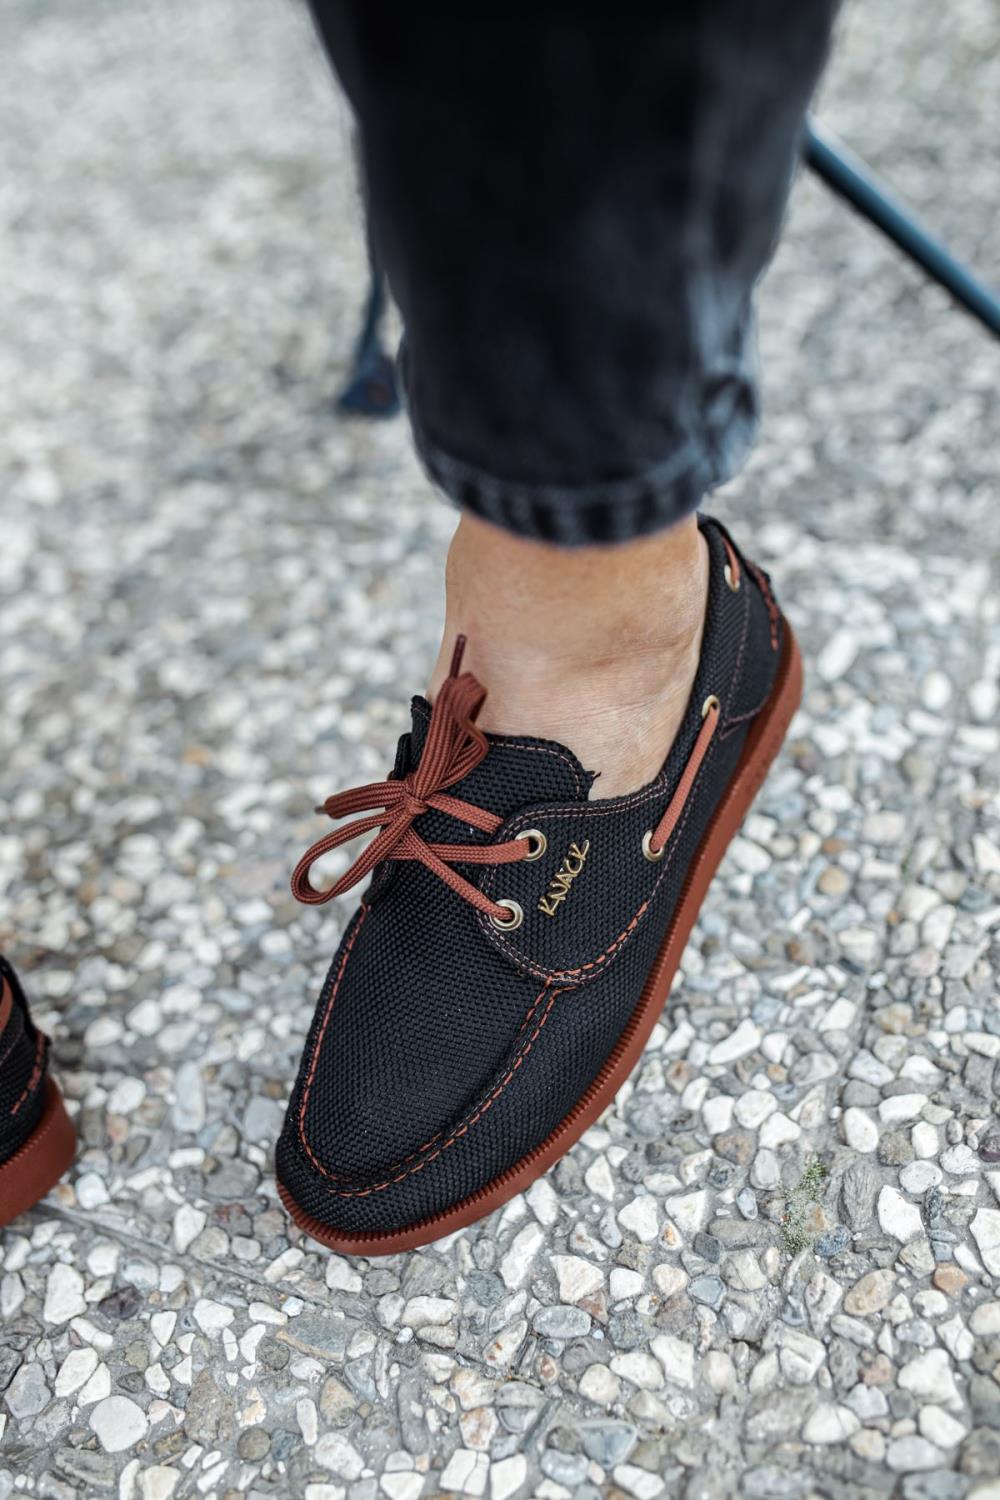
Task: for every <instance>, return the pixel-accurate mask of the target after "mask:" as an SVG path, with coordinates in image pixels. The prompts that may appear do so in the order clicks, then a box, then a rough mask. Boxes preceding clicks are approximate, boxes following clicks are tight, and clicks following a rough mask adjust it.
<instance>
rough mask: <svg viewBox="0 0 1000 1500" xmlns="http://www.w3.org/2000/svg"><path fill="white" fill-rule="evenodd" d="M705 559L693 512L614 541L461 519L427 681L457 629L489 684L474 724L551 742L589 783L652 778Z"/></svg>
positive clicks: (696, 615) (690, 653)
mask: <svg viewBox="0 0 1000 1500" xmlns="http://www.w3.org/2000/svg"><path fill="white" fill-rule="evenodd" d="M707 588H708V557H707V551H706V549H705V544H704V541H703V540H702V538H701V535H700V533H699V532H698V530H697V526H696V524H695V522H694V520H693V518H691V520H689V521H688V522H684V523H682V524H681V526H679V527H677V528H674V530H672V531H671V532H667V533H663V534H660V535H658V536H656V537H652V538H647V539H643V540H642V541H640V542H635V543H631V544H629V545H627V546H624V547H614V548H589V549H586V550H585V551H580V552H568V551H565V550H563V549H559V548H553V547H546V546H540V545H539V544H536V543H530V542H523V541H521V540H520V539H518V538H515V537H510V536H507V535H506V534H505V533H502V532H497V531H495V529H494V528H492V527H489V526H486V525H485V524H484V523H482V522H477V521H470V519H469V518H467V517H466V518H463V520H462V522H461V523H460V526H459V530H458V532H457V533H456V537H455V541H454V542H453V544H452V550H451V554H450V556H449V564H448V611H447V624H446V630H445V640H444V643H443V646H442V653H441V657H440V658H439V661H438V664H437V667H436V668H435V672H434V676H433V677H432V681H431V692H432V693H433V692H434V691H435V689H436V688H437V687H438V686H439V685H440V682H441V681H442V679H443V677H444V675H445V673H446V671H447V659H448V657H449V656H450V651H451V645H452V644H453V640H454V636H455V635H456V634H458V633H460V632H461V633H464V634H465V635H466V636H467V637H468V641H469V645H468V649H467V652H466V657H465V663H464V665H465V666H466V667H467V669H468V670H470V671H472V672H474V673H475V675H476V676H477V677H479V678H480V680H481V681H482V683H483V685H484V686H485V687H486V688H487V691H488V697H487V699H486V703H485V704H484V706H483V710H482V713H481V715H480V720H479V722H480V724H481V725H482V727H483V728H484V729H487V730H493V731H494V732H497V733H517V734H534V735H538V736H541V737H543V738H550V739H556V740H559V741H560V742H561V743H563V744H565V745H567V746H568V747H569V748H570V749H571V750H573V751H574V753H575V754H576V755H577V756H578V757H579V759H580V760H581V761H582V763H583V764H584V765H585V766H586V767H587V768H588V769H589V770H592V771H595V772H597V773H598V774H599V780H598V781H597V783H596V785H595V788H594V794H595V795H596V796H600V797H608V796H617V795H620V794H621V793H624V792H628V791H632V790H634V789H635V788H636V787H638V786H641V785H643V784H644V783H645V782H647V781H649V780H650V779H651V778H652V777H653V776H654V775H655V774H656V772H657V771H658V770H659V768H660V765H661V764H662V761H663V759H664V757H665V755H666V753H667V750H668V749H669V747H670V744H671V742H672V740H673V738H674V735H675V734H676V732H677V728H678V727H679V724H680V721H681V718H682V717H683V714H684V709H685V706H686V704H687V700H688V696H689V694H690V690H691V685H692V683H693V681H694V675H695V672H696V670H697V665H698V658H699V652H700V645H701V634H702V628H703V624H704V614H705V601H706V597H707Z"/></svg>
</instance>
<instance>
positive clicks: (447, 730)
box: [292, 636, 531, 926]
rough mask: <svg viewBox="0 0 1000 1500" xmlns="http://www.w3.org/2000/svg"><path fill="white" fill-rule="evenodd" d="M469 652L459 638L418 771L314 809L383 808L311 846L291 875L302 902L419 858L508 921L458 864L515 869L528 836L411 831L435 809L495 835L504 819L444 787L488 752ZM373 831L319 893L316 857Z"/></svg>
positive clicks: (481, 691) (335, 812) (332, 813)
mask: <svg viewBox="0 0 1000 1500" xmlns="http://www.w3.org/2000/svg"><path fill="white" fill-rule="evenodd" d="M464 649H465V637H464V636H459V638H458V641H457V642H456V645H455V654H454V656H453V657H452V662H451V673H450V675H449V676H448V677H447V678H446V679H445V681H444V685H443V686H442V688H441V691H440V692H439V693H438V695H437V698H436V699H435V701H434V707H433V710H432V711H431V719H430V724H429V726H428V729H427V739H426V741H425V743H424V748H423V753H422V754H421V756H420V764H419V766H418V767H417V769H416V770H415V771H410V772H408V773H407V775H406V776H404V777H402V778H401V779H400V780H398V781H374V782H371V783H370V784H369V785H368V786H359V787H355V788H354V789H353V790H351V791H348V792H338V793H337V795H336V796H334V797H328V798H327V800H326V801H325V802H324V803H323V805H322V807H318V808H317V809H316V811H317V812H325V813H326V814H327V815H328V816H329V817H331V818H344V817H347V816H349V815H350V814H351V813H357V812H367V811H368V810H369V809H370V808H382V809H383V811H382V812H379V813H374V814H373V815H372V816H371V817H367V818H358V819H357V821H356V822H354V823H348V825H347V827H346V828H341V829H339V830H338V832H336V833H328V834H327V835H326V837H325V838H322V839H318V840H317V841H316V843H315V844H313V846H312V848H311V849H307V851H306V853H305V854H304V855H303V856H302V858H301V859H300V860H299V862H298V864H297V865H296V867H295V872H294V874H293V875H292V894H293V895H294V896H296V897H297V899H298V900H299V901H305V902H308V903H309V904H310V905H313V906H319V905H321V904H322V903H323V902H324V901H330V900H332V899H333V897H334V896H341V895H343V893H344V892H345V891H349V890H350V889H351V887H352V886H354V885H357V883H358V881H359V880H363V879H364V877H365V876H366V875H367V874H368V873H369V871H371V870H373V869H374V868H375V866H376V865H377V864H380V863H381V862H382V860H384V859H418V860H420V862H421V864H424V865H426V866H427V868H428V870H433V872H434V874H435V875H439V876H440V877H441V879H442V880H443V881H444V882H445V884H446V885H448V886H450V887H451V889H452V890H453V891H455V892H456V893H457V894H458V895H459V896H462V897H463V898H464V899H465V900H466V901H468V902H470V903H471V905H472V906H474V907H475V908H476V910H477V911H481V912H485V913H486V915H487V916H488V917H493V918H494V919H495V920H496V921H497V922H498V923H499V924H500V925H501V926H504V925H508V924H509V919H510V912H509V910H508V909H507V907H505V906H500V905H499V904H498V903H497V902H496V901H491V900H490V898H489V896H485V895H484V894H483V892H482V891H481V890H479V889H478V888H477V887H476V886H474V885H472V884H470V882H469V881H468V880H464V879H463V878H462V876H461V875H459V873H458V871H457V870H455V869H454V868H453V866H454V865H456V864H465V865H511V864H516V863H517V862H518V861H519V860H522V859H526V858H527V857H528V855H529V854H530V853H531V845H530V843H529V842H528V841H527V840H526V839H524V838H516V839H508V840H507V842H506V843H503V844H429V843H427V842H426V841H425V840H424V839H422V838H421V837H420V835H419V833H417V831H416V829H415V828H414V827H413V822H414V819H415V818H419V817H420V815H421V814H422V813H425V812H428V811H429V810H430V809H431V808H432V807H433V808H434V809H435V810H436V811H437V812H442V813H446V814H447V815H448V817H451V818H457V819H458V821H459V822H461V823H467V824H469V825H470V826H471V827H473V828H478V829H480V830H481V831H482V832H483V833H486V834H493V833H496V831H497V829H498V828H499V827H501V825H502V824H503V821H504V820H503V818H498V817H497V815H496V813H491V812H487V811H486V810H485V808H482V807H476V806H475V804H474V803H472V802H464V801H462V799H461V798H460V797H449V796H448V795H447V792H446V788H447V787H450V786H454V785H455V783H456V782H457V781H461V780H462V778H463V777H464V776H468V774H469V772H470V771H472V770H473V769H474V768H475V767H476V766H478V765H479V762H480V761H481V760H482V759H483V757H484V756H485V755H486V753H487V751H488V750H489V741H488V740H487V738H486V736H485V734H484V733H483V731H482V730H481V729H477V727H476V724H475V719H476V715H477V714H478V713H479V710H480V708H481V707H482V705H483V700H484V699H485V697H486V689H485V688H484V687H483V686H482V685H481V684H480V683H479V682H477V681H476V679H475V677H473V675H472V673H471V672H463V673H462V674H461V675H459V667H460V665H461V661H462V653H463V651H464ZM376 828H377V829H379V830H380V831H379V833H378V835H377V837H376V838H374V839H372V841H371V843H370V844H369V845H368V846H367V848H366V849H364V850H363V851H362V853H361V854H360V855H359V856H358V858H357V859H356V860H355V861H354V863H353V864H352V865H351V866H350V868H349V869H348V870H346V871H345V872H344V874H343V875H341V877H340V879H339V880H338V881H337V882H336V883H335V884H334V885H332V886H330V888H329V890H326V891H318V890H316V888H315V886H314V885H313V884H312V882H311V880H310V879H309V874H310V871H311V869H312V867H313V865H314V863H315V862H316V860H318V859H320V858H322V856H323V855H324V854H329V853H330V851H331V849H339V847H340V845H341V844H346V843H348V842H349V841H350V840H351V839H356V838H360V837H361V835H362V834H364V833H371V832H372V831H373V830H374V829H376Z"/></svg>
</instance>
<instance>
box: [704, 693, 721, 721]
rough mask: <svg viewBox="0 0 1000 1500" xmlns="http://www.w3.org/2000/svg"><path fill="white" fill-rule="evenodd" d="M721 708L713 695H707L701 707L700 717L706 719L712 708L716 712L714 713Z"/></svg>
mask: <svg viewBox="0 0 1000 1500" xmlns="http://www.w3.org/2000/svg"><path fill="white" fill-rule="evenodd" d="M721 707H722V705H721V704H720V702H719V700H718V698H717V697H716V696H715V694H714V693H709V695H708V697H707V698H706V699H705V701H704V703H703V704H702V705H701V716H702V718H703V719H707V718H708V716H709V714H710V713H711V712H712V709H713V708H714V709H715V710H716V712H718V711H719V709H720V708H721Z"/></svg>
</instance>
